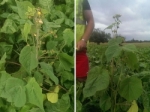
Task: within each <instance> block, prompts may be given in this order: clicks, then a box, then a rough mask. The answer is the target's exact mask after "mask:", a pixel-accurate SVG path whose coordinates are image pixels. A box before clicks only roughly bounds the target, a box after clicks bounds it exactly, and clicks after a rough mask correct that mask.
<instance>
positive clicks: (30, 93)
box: [26, 78, 44, 112]
mask: <svg viewBox="0 0 150 112" xmlns="http://www.w3.org/2000/svg"><path fill="white" fill-rule="evenodd" d="M26 94H27V102H29V103H31V104H34V105H36V106H38V107H39V108H40V109H41V110H42V111H43V112H44V109H43V94H42V89H41V88H40V86H39V85H38V83H37V82H36V81H35V79H34V78H31V79H30V80H29V81H28V83H27V85H26Z"/></svg>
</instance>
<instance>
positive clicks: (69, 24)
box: [65, 19, 74, 27]
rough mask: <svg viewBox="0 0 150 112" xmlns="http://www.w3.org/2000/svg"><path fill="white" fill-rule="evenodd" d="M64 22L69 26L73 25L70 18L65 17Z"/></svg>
mask: <svg viewBox="0 0 150 112" xmlns="http://www.w3.org/2000/svg"><path fill="white" fill-rule="evenodd" d="M65 24H66V25H68V26H70V27H73V26H74V22H73V21H72V20H71V19H65Z"/></svg>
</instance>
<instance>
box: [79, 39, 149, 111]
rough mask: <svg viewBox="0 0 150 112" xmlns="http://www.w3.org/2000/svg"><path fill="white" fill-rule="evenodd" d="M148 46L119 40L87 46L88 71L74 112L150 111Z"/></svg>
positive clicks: (80, 87) (147, 44)
mask: <svg viewBox="0 0 150 112" xmlns="http://www.w3.org/2000/svg"><path fill="white" fill-rule="evenodd" d="M149 47H150V43H123V44H122V41H121V39H119V38H118V39H112V40H110V41H109V43H101V44H100V45H97V44H94V43H90V44H89V45H88V57H89V63H90V71H89V73H88V77H87V81H86V83H85V86H83V85H82V84H79V85H78V91H77V95H79V96H78V97H77V98H78V99H77V104H78V107H80V108H78V111H77V112H91V111H94V112H150V78H149V76H150V65H149V63H150V48H149ZM79 90H80V91H79ZM81 91H82V94H83V95H82V94H81ZM81 99H82V100H81Z"/></svg>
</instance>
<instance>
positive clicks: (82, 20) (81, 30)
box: [76, 0, 94, 82]
mask: <svg viewBox="0 0 150 112" xmlns="http://www.w3.org/2000/svg"><path fill="white" fill-rule="evenodd" d="M93 29H94V19H93V14H92V11H91V8H90V5H89V2H88V1H87V0H76V77H77V80H78V81H80V82H84V81H85V80H86V78H87V73H88V70H89V62H88V57H87V55H86V51H87V42H88V40H89V38H90V35H91V33H92V31H93Z"/></svg>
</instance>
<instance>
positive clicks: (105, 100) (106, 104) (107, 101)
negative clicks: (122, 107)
mask: <svg viewBox="0 0 150 112" xmlns="http://www.w3.org/2000/svg"><path fill="white" fill-rule="evenodd" d="M110 107H111V98H110V96H108V95H106V94H104V95H103V96H102V97H101V98H100V108H101V109H102V110H103V111H104V112H105V111H107V110H109V109H110Z"/></svg>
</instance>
